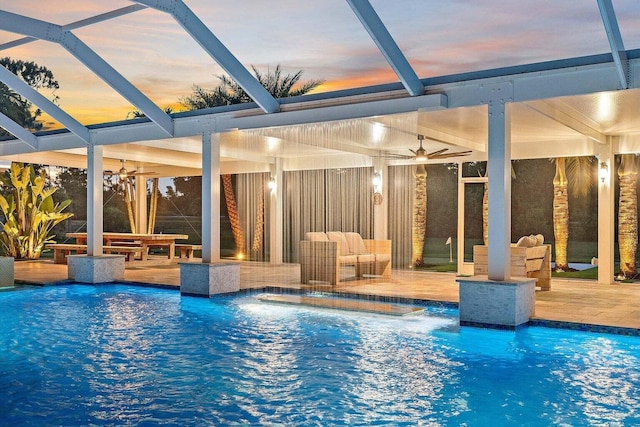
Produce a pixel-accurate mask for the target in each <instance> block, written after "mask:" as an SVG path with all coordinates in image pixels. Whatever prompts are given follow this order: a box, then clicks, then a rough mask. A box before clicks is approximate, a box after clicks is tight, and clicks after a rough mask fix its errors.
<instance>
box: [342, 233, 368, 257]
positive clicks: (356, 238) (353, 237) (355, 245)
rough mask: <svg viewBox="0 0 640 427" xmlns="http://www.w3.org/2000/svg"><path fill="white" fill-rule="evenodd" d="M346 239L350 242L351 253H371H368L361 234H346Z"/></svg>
mask: <svg viewBox="0 0 640 427" xmlns="http://www.w3.org/2000/svg"><path fill="white" fill-rule="evenodd" d="M344 237H345V238H346V239H347V241H348V242H349V251H350V253H352V254H356V255H360V254H368V253H369V252H368V251H367V247H366V246H365V245H364V240H362V236H360V233H353V232H348V233H344Z"/></svg>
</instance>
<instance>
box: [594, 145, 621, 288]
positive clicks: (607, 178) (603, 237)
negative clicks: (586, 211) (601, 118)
mask: <svg viewBox="0 0 640 427" xmlns="http://www.w3.org/2000/svg"><path fill="white" fill-rule="evenodd" d="M607 140H608V144H607V145H606V146H602V147H601V152H600V153H599V154H598V173H599V174H600V175H599V177H598V283H601V284H604V285H608V284H611V283H613V277H614V274H615V270H614V265H615V264H614V263H615V260H614V256H613V250H614V241H615V239H614V209H615V200H614V197H613V196H614V188H613V183H614V182H615V181H614V173H615V162H614V160H615V157H614V155H613V144H614V142H617V141H615V140H617V137H615V139H614V137H611V136H609V137H607ZM602 163H604V164H606V167H607V170H606V172H605V171H603V170H600V168H601V166H602Z"/></svg>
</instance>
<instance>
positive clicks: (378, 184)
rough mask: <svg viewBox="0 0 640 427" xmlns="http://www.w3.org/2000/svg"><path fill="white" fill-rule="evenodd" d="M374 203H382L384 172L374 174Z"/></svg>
mask: <svg viewBox="0 0 640 427" xmlns="http://www.w3.org/2000/svg"><path fill="white" fill-rule="evenodd" d="M372 183H373V203H374V204H376V205H379V204H381V203H382V174H380V172H375V173H374V174H373V180H372Z"/></svg>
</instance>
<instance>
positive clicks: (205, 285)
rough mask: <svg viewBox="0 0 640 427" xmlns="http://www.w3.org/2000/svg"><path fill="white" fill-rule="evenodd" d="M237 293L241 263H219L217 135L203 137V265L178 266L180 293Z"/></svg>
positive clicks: (218, 142)
mask: <svg viewBox="0 0 640 427" xmlns="http://www.w3.org/2000/svg"><path fill="white" fill-rule="evenodd" d="M239 290H240V263H238V262H233V261H220V134H218V133H216V134H213V135H212V134H211V133H210V131H207V132H205V133H204V134H203V135H202V262H183V263H180V293H181V294H182V295H197V296H203V297H210V296H211V295H216V294H224V293H230V292H238V291H239Z"/></svg>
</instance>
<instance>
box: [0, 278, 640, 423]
mask: <svg viewBox="0 0 640 427" xmlns="http://www.w3.org/2000/svg"><path fill="white" fill-rule="evenodd" d="M0 325H2V327H1V331H0V425H7V426H9V425H10V426H19V425H65V426H70V425H123V424H124V425H161V424H162V425H198V426H200V425H287V426H289V425H291V426H297V425H318V426H330V425H366V426H369V425H425V426H440V425H442V426H444V425H462V426H485V425H495V426H509V425H513V426H521V425H527V426H536V425H539V426H549V425H565V426H578V425H580V426H585V425H594V426H595V425H597V426H600V425H607V426H628V425H640V372H639V368H638V367H639V366H640V360H639V359H640V338H638V337H627V336H617V335H608V334H593V333H585V332H578V331H567V330H558V329H545V328H539V327H529V328H524V329H521V330H519V331H518V332H509V331H497V330H483V329H476V328H458V327H457V312H456V311H455V310H451V309H431V308H429V309H428V310H427V312H426V314H424V315H414V316H407V317H403V318H397V317H385V316H382V315H375V314H366V313H349V312H336V311H329V310H323V309H317V308H316V309H314V308H304V307H294V306H283V305H274V304H269V303H264V302H260V301H258V300H257V299H256V298H255V297H254V296H250V295H247V296H238V297H221V298H215V299H212V300H209V299H204V298H193V297H181V296H180V295H179V293H178V292H176V291H169V290H158V289H150V288H141V287H132V286H126V285H104V286H89V285H68V286H57V287H45V288H27V289H24V290H16V291H11V292H3V293H0Z"/></svg>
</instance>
